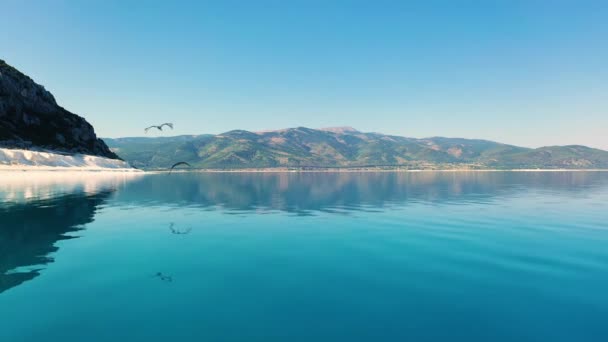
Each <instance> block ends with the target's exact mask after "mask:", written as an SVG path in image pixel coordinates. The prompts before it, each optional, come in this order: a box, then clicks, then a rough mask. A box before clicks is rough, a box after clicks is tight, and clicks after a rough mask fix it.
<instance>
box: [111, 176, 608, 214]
mask: <svg viewBox="0 0 608 342" xmlns="http://www.w3.org/2000/svg"><path fill="white" fill-rule="evenodd" d="M598 185H599V186H600V187H602V186H608V173H605V172H419V173H396V172H376V173H355V172H344V173H182V174H172V175H168V174H155V175H148V176H146V177H142V178H139V179H136V180H134V181H132V182H129V183H128V184H126V186H125V187H124V189H122V190H121V191H119V192H118V193H117V196H116V198H115V199H116V202H118V203H121V204H122V202H128V203H130V204H132V205H177V206H195V207H209V208H212V207H219V208H221V209H225V210H228V211H236V212H241V211H253V210H255V211H259V210H270V211H284V212H289V213H295V214H299V215H306V214H309V213H311V212H314V211H326V212H334V211H336V210H364V209H365V210H369V209H374V208H381V207H385V206H391V205H407V204H408V203H414V202H424V203H442V202H450V201H457V202H458V203H467V202H475V203H480V202H490V201H493V200H495V199H496V198H500V197H503V196H513V195H518V194H525V193H526V192H529V191H556V192H560V193H570V194H574V193H577V192H582V191H583V190H585V189H587V190H588V189H589V188H598Z"/></svg>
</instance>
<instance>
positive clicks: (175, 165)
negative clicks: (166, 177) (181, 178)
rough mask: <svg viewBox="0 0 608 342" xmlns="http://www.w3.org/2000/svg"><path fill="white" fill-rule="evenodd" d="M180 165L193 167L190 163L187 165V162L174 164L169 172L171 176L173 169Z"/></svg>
mask: <svg viewBox="0 0 608 342" xmlns="http://www.w3.org/2000/svg"><path fill="white" fill-rule="evenodd" d="M180 165H187V166H188V167H192V166H190V164H188V163H186V162H179V163H175V164H173V166H171V169H170V170H169V174H171V171H173V169H174V168H175V167H177V166H180Z"/></svg>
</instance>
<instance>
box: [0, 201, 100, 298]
mask: <svg viewBox="0 0 608 342" xmlns="http://www.w3.org/2000/svg"><path fill="white" fill-rule="evenodd" d="M110 193H111V191H107V190H106V191H102V192H99V193H97V194H87V193H77V194H70V195H61V196H59V197H56V198H52V199H44V200H33V201H29V202H26V203H17V204H10V205H3V206H0V293H2V292H4V291H6V290H8V289H10V288H12V287H14V286H18V285H20V284H21V283H23V282H25V281H28V280H30V279H33V278H35V277H37V276H38V275H39V269H40V268H41V266H42V265H45V264H48V263H50V262H53V259H52V257H49V256H48V255H49V254H50V253H53V252H55V251H57V247H56V246H55V244H56V243H57V241H60V240H65V239H70V238H73V237H71V236H70V235H69V233H71V232H75V231H77V230H79V229H82V226H83V225H85V224H87V223H90V222H92V221H93V217H94V216H95V211H96V209H97V208H98V207H99V205H101V204H102V203H104V201H105V200H106V199H107V198H108V196H109V195H110Z"/></svg>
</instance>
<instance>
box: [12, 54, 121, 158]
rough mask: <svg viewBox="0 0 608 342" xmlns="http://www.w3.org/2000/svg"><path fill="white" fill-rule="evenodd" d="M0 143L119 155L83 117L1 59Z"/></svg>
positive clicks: (99, 154) (111, 155) (109, 155)
mask: <svg viewBox="0 0 608 342" xmlns="http://www.w3.org/2000/svg"><path fill="white" fill-rule="evenodd" d="M0 147H9V148H10V147H14V148H41V149H51V150H57V151H64V152H69V153H82V154H91V155H97V156H103V157H107V158H114V159H118V156H117V155H116V154H114V153H113V152H112V151H110V149H109V148H108V146H106V144H105V143H104V142H103V141H102V140H101V139H98V138H97V136H96V135H95V131H94V129H93V126H91V124H89V123H88V122H87V121H86V120H85V119H83V118H82V117H80V116H78V115H76V114H73V113H70V112H69V111H67V110H65V109H64V108H62V107H60V106H59V105H57V102H56V101H55V98H54V97H53V95H52V94H51V93H50V92H48V91H47V90H46V89H44V87H43V86H41V85H39V84H37V83H36V82H34V81H33V80H32V79H31V78H29V77H28V76H26V75H24V74H23V73H21V72H20V71H18V70H17V69H15V68H13V67H12V66H10V65H8V64H6V63H5V62H4V61H3V60H1V59H0Z"/></svg>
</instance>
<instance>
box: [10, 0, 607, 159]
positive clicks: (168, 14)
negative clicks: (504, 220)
mask: <svg viewBox="0 0 608 342" xmlns="http://www.w3.org/2000/svg"><path fill="white" fill-rule="evenodd" d="M0 5H1V6H0V8H1V10H0V59H4V60H5V61H6V62H7V63H9V64H11V65H13V66H15V67H16V68H18V69H19V70H21V71H22V72H24V73H25V74H27V75H29V76H30V77H32V78H33V79H34V80H35V81H36V82H38V83H40V84H42V85H44V86H45V87H46V89H47V90H49V91H51V92H52V93H53V94H54V95H55V98H56V99H57V102H58V103H59V104H60V105H61V106H63V107H65V108H66V109H68V110H70V111H72V112H74V113H77V114H79V115H81V116H83V117H85V118H86V119H87V120H88V121H89V122H91V123H92V124H93V126H94V127H95V129H96V131H97V133H98V135H99V136H101V137H121V136H142V135H144V132H143V128H144V127H146V126H148V125H152V124H159V123H163V122H173V123H174V124H175V129H174V130H173V131H170V132H163V133H162V134H170V135H178V134H202V133H221V132H225V131H228V130H232V129H245V130H250V131H258V130H268V129H280V128H286V127H297V126H305V127H311V128H320V127H330V126H352V127H354V128H356V129H359V130H361V131H366V132H381V133H387V134H395V135H402V136H409V137H418V138H422V137H430V136H447V137H464V138H480V139H489V140H494V141H499V142H504V143H510V144H515V145H520V146H528V147H539V146H547V145H568V144H582V145H588V146H592V147H597V148H602V149H606V150H608V1H574V0H573V1H561V0H547V1H540V0H527V1H518V0H505V1H499V0H495V1H493V0H485V1H464V0H463V1H458V0H446V1H434V0H426V1H382V0H376V1H372V0H369V1H355V0H353V1H332V0H324V1H316V0H308V1H297V0H291V1H262V0H259V1H254V0H249V1H230V0H225V1H192V2H187V1H158V2H154V1H145V2H144V1H94V0H91V1H84V0H82V1H59V0H52V1H51V0H46V1H22V0H0ZM153 135H158V134H157V133H154V134H153Z"/></svg>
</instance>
